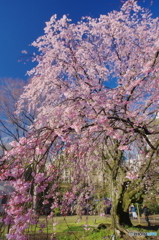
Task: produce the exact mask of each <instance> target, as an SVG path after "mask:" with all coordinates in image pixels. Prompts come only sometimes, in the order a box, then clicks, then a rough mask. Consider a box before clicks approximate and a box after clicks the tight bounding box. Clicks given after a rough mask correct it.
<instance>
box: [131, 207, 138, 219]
mask: <svg viewBox="0 0 159 240" xmlns="http://www.w3.org/2000/svg"><path fill="white" fill-rule="evenodd" d="M131 213H132V217H133V219H137V213H136V207H135V206H134V205H133V204H132V205H131Z"/></svg>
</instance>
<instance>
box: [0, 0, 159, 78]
mask: <svg viewBox="0 0 159 240" xmlns="http://www.w3.org/2000/svg"><path fill="white" fill-rule="evenodd" d="M144 5H145V6H146V7H148V6H149V7H150V0H146V2H145V3H144ZM120 6H121V3H120V0H67V1H66V0H0V33H1V34H0V78H3V77H12V78H22V79H26V78H27V77H26V76H25V74H26V72H27V70H30V69H31V68H32V67H33V66H34V65H33V63H31V61H30V60H29V61H28V62H26V64H24V61H22V62H19V61H18V60H20V59H22V58H21V57H22V55H23V54H22V53H21V51H22V50H24V49H26V50H27V51H29V53H32V52H34V48H32V47H29V44H31V43H32V42H33V41H34V40H36V39H37V38H38V37H39V36H41V35H42V34H43V28H44V27H45V22H46V21H49V19H50V17H51V16H52V15H53V14H57V15H58V17H61V16H62V15H63V14H69V17H70V18H71V19H72V20H73V21H74V22H75V21H78V20H80V18H81V17H82V16H86V15H87V16H88V15H89V16H91V17H99V15H100V14H107V12H109V11H111V10H113V9H115V10H119V9H120ZM151 9H152V12H153V14H154V16H155V17H156V16H159V0H154V3H153V5H152V6H151Z"/></svg>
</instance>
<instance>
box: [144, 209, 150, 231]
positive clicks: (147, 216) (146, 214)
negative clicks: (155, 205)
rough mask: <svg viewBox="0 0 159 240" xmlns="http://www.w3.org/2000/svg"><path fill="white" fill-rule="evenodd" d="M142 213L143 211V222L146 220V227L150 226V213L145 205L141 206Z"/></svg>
mask: <svg viewBox="0 0 159 240" xmlns="http://www.w3.org/2000/svg"><path fill="white" fill-rule="evenodd" d="M142 211H143V214H144V216H145V220H146V222H147V223H148V226H150V221H149V214H150V211H149V208H148V207H147V206H146V205H145V206H143V209H142Z"/></svg>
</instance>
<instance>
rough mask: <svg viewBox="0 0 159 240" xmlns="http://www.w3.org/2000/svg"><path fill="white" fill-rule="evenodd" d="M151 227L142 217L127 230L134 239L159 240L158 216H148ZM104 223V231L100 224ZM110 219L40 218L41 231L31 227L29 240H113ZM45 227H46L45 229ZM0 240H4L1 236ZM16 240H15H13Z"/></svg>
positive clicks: (119, 239)
mask: <svg viewBox="0 0 159 240" xmlns="http://www.w3.org/2000/svg"><path fill="white" fill-rule="evenodd" d="M150 222H151V227H147V223H146V221H145V219H144V218H143V217H141V218H140V219H132V223H133V225H134V226H133V227H132V228H127V231H128V232H129V233H134V234H135V235H136V234H140V235H142V236H134V239H142V240H144V239H145V240H146V239H151V240H155V239H157V240H159V215H151V216H150ZM102 223H104V224H105V226H106V229H104V227H101V228H100V229H99V226H101V225H100V224H102ZM110 223H111V217H110V215H106V216H97V215H94V216H82V218H81V219H80V218H79V217H78V216H76V215H75V216H66V217H61V216H58V217H54V218H52V219H50V220H47V217H45V216H42V217H41V218H40V224H41V226H45V227H44V229H43V230H42V229H41V228H40V225H37V226H34V227H31V228H30V229H29V231H28V234H29V240H104V239H107V240H110V239H113V238H112V236H113V231H112V230H111V228H110ZM46 226H47V227H46ZM146 233H155V234H157V236H149V237H147V236H143V234H146ZM122 239H123V240H129V236H125V237H124V238H118V239H117V240H122ZM0 240H5V237H4V236H2V237H1V238H0ZM15 240H16V239H15Z"/></svg>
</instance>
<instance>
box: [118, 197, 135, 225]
mask: <svg viewBox="0 0 159 240" xmlns="http://www.w3.org/2000/svg"><path fill="white" fill-rule="evenodd" d="M117 215H118V218H119V224H120V225H121V226H129V227H131V226H132V223H131V221H130V217H129V210H128V209H127V210H126V211H124V209H123V202H122V201H119V202H118V205H117Z"/></svg>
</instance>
